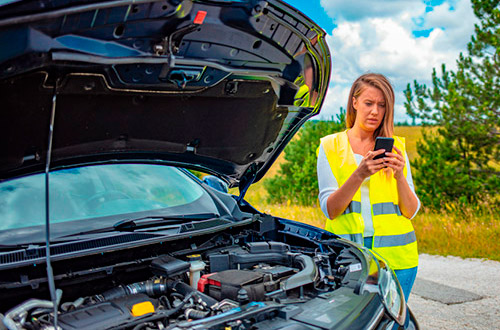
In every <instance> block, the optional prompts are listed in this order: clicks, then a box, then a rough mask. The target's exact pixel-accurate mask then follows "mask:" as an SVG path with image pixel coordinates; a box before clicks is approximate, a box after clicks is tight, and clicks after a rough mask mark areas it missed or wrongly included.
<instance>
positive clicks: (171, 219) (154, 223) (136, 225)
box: [113, 213, 218, 231]
mask: <svg viewBox="0 0 500 330" xmlns="http://www.w3.org/2000/svg"><path fill="white" fill-rule="evenodd" d="M217 217H218V215H217V214H215V213H195V214H188V215H174V216H160V217H158V216H155V217H151V216H148V217H144V218H137V219H126V220H121V221H118V222H117V223H115V224H114V225H113V228H114V230H115V231H134V230H135V229H140V228H149V227H159V226H164V225H172V224H183V223H185V222H186V220H187V221H200V220H208V219H213V218H217Z"/></svg>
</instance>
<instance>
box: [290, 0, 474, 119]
mask: <svg viewBox="0 0 500 330" xmlns="http://www.w3.org/2000/svg"><path fill="white" fill-rule="evenodd" d="M285 1H286V2H288V3H289V4H290V5H292V6H294V7H295V8H297V9H299V10H300V11H301V12H303V13H304V14H306V15H307V16H309V17H310V18H311V19H312V20H313V21H315V22H316V23H317V24H318V25H319V26H320V27H321V28H323V30H325V32H326V33H327V37H326V41H327V43H328V45H329V47H330V52H331V54H332V74H331V77H330V85H329V88H328V93H327V96H326V99H325V102H324V104H323V108H322V110H321V113H320V115H319V116H320V119H330V118H332V116H334V115H335V114H337V113H339V111H340V107H343V108H346V106H347V97H348V95H349V90H350V88H351V85H352V83H353V82H354V80H355V79H356V78H357V77H359V76H360V75H362V74H363V73H367V72H377V73H382V74H384V75H385V76H387V77H388V78H389V80H390V81H391V83H392V85H393V87H394V91H395V94H396V104H395V117H394V118H395V122H404V121H407V120H408V121H410V119H409V117H408V116H407V115H406V110H405V108H404V101H405V96H404V93H403V91H404V90H405V89H406V86H407V84H408V83H411V84H413V81H414V80H417V81H418V82H419V83H425V84H427V85H428V86H429V85H431V74H432V69H433V68H436V70H437V71H438V73H439V72H441V65H442V64H443V63H444V64H445V65H446V67H447V69H454V68H456V59H457V58H458V56H459V54H460V52H464V53H466V52H467V43H468V42H469V41H470V37H471V36H472V34H473V33H474V24H477V23H478V20H477V18H476V17H475V16H474V13H473V11H472V5H471V3H470V0H376V1H374V0H355V1H346V0H285Z"/></svg>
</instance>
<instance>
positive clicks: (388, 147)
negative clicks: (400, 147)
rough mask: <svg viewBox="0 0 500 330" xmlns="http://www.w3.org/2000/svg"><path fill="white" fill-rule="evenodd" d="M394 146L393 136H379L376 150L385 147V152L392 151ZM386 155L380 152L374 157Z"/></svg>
mask: <svg viewBox="0 0 500 330" xmlns="http://www.w3.org/2000/svg"><path fill="white" fill-rule="evenodd" d="M393 146H394V139H393V138H388V137H377V138H376V139H375V149H374V150H379V149H385V152H391V151H392V147H393ZM383 157H385V154H383V153H382V154H380V155H377V156H375V157H373V159H379V158H383Z"/></svg>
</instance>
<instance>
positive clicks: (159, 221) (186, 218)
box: [58, 213, 219, 238]
mask: <svg viewBox="0 0 500 330" xmlns="http://www.w3.org/2000/svg"><path fill="white" fill-rule="evenodd" d="M218 217H219V215H218V214H215V213H195V214H188V215H171V216H170V215H169V216H146V217H141V218H135V219H124V220H120V221H118V222H117V223H115V224H114V225H113V226H111V227H103V228H99V229H92V230H88V231H83V232H78V233H73V234H69V235H65V236H60V237H58V238H63V237H74V236H79V235H89V234H99V233H108V232H113V231H134V230H136V229H143V228H157V227H162V226H167V225H180V224H184V223H186V222H191V221H201V220H209V219H214V218H218Z"/></svg>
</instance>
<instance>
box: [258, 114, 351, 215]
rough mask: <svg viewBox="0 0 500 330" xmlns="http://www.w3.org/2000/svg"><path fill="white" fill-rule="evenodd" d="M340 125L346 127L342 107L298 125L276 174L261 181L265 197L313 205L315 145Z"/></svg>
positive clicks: (315, 177)
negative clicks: (325, 117) (331, 114)
mask: <svg viewBox="0 0 500 330" xmlns="http://www.w3.org/2000/svg"><path fill="white" fill-rule="evenodd" d="M343 129H345V110H344V109H342V108H341V109H340V114H339V115H337V117H336V120H330V121H322V120H315V121H308V122H306V123H305V124H304V126H303V127H302V128H301V129H300V131H299V133H298V138H297V139H293V140H292V141H291V142H290V143H289V144H288V145H287V146H286V148H285V150H284V154H285V156H284V157H285V161H284V162H283V163H282V164H280V168H279V170H278V174H277V175H275V176H274V177H272V178H270V179H266V180H265V181H264V187H265V188H266V190H267V192H268V201H269V202H271V203H283V202H287V201H290V202H292V203H295V204H300V205H315V204H316V201H317V200H318V177H317V174H316V149H317V148H318V147H319V143H320V141H319V140H320V138H322V137H323V136H326V135H328V134H333V133H335V132H339V131H341V130H343Z"/></svg>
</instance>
